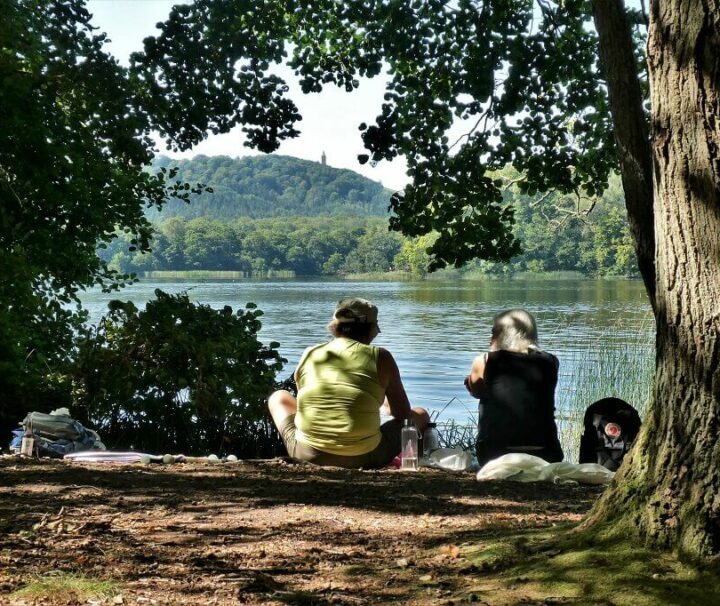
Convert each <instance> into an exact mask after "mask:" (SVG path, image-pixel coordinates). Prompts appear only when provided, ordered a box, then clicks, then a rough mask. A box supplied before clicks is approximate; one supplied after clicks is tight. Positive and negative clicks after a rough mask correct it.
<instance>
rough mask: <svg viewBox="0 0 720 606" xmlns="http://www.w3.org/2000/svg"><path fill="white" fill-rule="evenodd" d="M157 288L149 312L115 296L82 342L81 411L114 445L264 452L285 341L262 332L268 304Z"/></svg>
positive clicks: (77, 372) (77, 376)
mask: <svg viewBox="0 0 720 606" xmlns="http://www.w3.org/2000/svg"><path fill="white" fill-rule="evenodd" d="M155 295H156V299H154V300H152V301H149V302H148V304H147V307H146V308H145V309H144V310H142V311H139V310H138V309H137V308H136V307H135V305H133V304H132V303H130V302H126V303H123V302H121V301H112V302H111V303H110V304H109V313H108V315H107V316H106V317H105V318H104V319H103V320H102V321H101V323H100V324H99V326H98V327H97V329H96V330H95V332H94V333H93V334H90V335H88V336H87V337H85V338H84V339H82V340H81V341H80V344H79V352H78V355H77V361H76V366H75V368H74V371H73V380H74V396H75V399H76V403H77V405H78V406H79V407H80V410H81V411H82V414H81V415H78V417H79V418H81V419H82V420H85V421H87V422H89V423H90V424H91V426H93V427H95V428H97V430H98V431H99V432H100V434H101V435H102V438H103V440H104V441H106V442H107V443H108V444H109V445H112V446H124V447H128V446H132V447H134V448H140V449H146V450H149V451H150V452H177V451H178V450H179V451H182V452H185V453H205V454H207V452H208V450H210V451H213V452H235V453H237V454H242V455H246V456H253V455H257V454H259V452H261V448H262V447H264V446H267V445H268V423H267V422H266V421H265V399H266V398H267V396H268V394H269V393H270V392H271V391H272V388H273V386H274V384H275V373H276V372H277V371H279V370H280V369H281V368H282V365H283V362H284V360H283V359H282V358H281V357H280V355H279V354H278V352H277V349H276V348H277V347H278V345H279V344H278V343H275V342H272V343H270V344H269V345H268V346H264V345H262V344H261V343H260V341H258V338H257V333H258V331H259V330H260V327H261V323H260V319H259V318H260V316H261V315H262V312H261V311H260V310H258V309H256V306H255V305H254V304H253V303H248V304H247V306H246V309H245V310H238V311H237V312H236V313H233V311H232V309H231V308H230V307H227V306H226V307H225V308H224V309H222V310H214V309H212V308H210V307H209V306H207V305H199V304H194V303H192V302H191V301H190V300H189V298H188V296H187V294H179V295H169V294H166V293H164V292H162V291H161V290H156V291H155Z"/></svg>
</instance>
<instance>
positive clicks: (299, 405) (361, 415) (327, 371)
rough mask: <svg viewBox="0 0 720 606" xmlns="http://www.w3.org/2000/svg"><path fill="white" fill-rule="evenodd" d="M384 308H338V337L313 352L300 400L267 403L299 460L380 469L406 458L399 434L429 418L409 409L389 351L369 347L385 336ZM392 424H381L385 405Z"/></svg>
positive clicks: (345, 304)
mask: <svg viewBox="0 0 720 606" xmlns="http://www.w3.org/2000/svg"><path fill="white" fill-rule="evenodd" d="M377 314H378V310H377V307H375V305H373V304H372V303H370V301H367V300H365V299H356V298H349V299H343V300H342V301H340V303H338V306H337V309H336V310H335V314H334V316H333V319H332V321H331V322H330V324H328V327H327V328H328V330H329V331H330V333H331V334H332V335H333V337H334V339H332V340H331V341H329V342H328V343H322V344H320V345H315V346H314V347H309V348H308V349H306V350H305V352H304V353H303V354H302V356H301V358H300V362H299V363H298V366H297V369H296V370H295V381H296V382H297V386H298V394H297V399H296V398H295V397H294V396H293V395H292V394H291V393H290V392H288V391H285V390H279V391H276V392H275V393H273V394H272V395H271V396H270V399H269V400H268V407H269V409H270V414H271V415H272V418H273V421H274V423H275V425H276V427H277V428H278V431H279V432H280V435H281V437H282V439H283V442H284V443H285V446H286V448H287V451H288V454H289V455H290V457H292V458H293V459H296V460H298V461H308V462H311V463H315V464H317V465H327V466H336V467H346V468H356V469H358V468H364V469H370V468H373V469H377V468H381V467H385V466H386V465H388V464H389V463H390V462H391V461H392V460H393V459H394V458H395V457H396V456H397V455H398V454H400V432H401V429H402V426H403V421H404V420H405V419H412V421H413V423H414V425H415V427H416V428H417V430H418V431H419V432H422V431H424V429H425V427H426V426H427V424H428V423H429V421H430V418H429V416H428V413H427V412H426V411H425V410H424V409H422V408H411V407H410V403H409V401H408V397H407V395H406V393H405V388H404V387H403V384H402V381H401V379H400V372H399V370H398V367H397V364H396V363H395V360H394V358H393V357H392V355H391V354H390V352H389V351H387V350H385V349H383V348H382V347H374V346H373V345H370V343H371V342H372V341H373V339H374V338H375V337H376V336H377V335H378V333H379V332H380V328H379V327H378V323H377ZM381 405H382V406H384V410H385V411H387V412H389V414H390V415H392V417H393V418H392V419H391V420H389V421H387V422H385V423H383V424H382V425H380V407H381Z"/></svg>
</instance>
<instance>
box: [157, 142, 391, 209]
mask: <svg viewBox="0 0 720 606" xmlns="http://www.w3.org/2000/svg"><path fill="white" fill-rule="evenodd" d="M163 166H164V167H170V166H177V167H178V168H179V169H180V172H179V173H178V176H177V178H178V179H179V180H181V181H183V182H188V183H193V184H194V183H197V182H199V183H203V184H204V185H208V186H210V187H212V188H213V190H214V192H213V193H204V194H202V195H201V196H198V197H197V198H195V199H193V200H192V202H191V203H190V204H185V203H184V202H179V201H172V202H171V203H169V204H168V205H167V206H166V207H165V208H164V209H163V211H162V213H158V212H156V211H155V212H153V213H152V214H151V218H152V219H153V220H164V219H167V218H169V217H183V218H186V219H192V218H195V217H210V218H213V219H223V220H228V219H236V218H240V217H250V218H263V217H284V216H305V217H315V216H327V215H331V216H332V215H335V216H338V215H340V216H343V215H344V216H348V215H358V216H386V215H387V207H388V204H389V201H390V195H391V192H390V191H389V190H387V189H385V188H384V187H383V186H382V184H380V183H377V182H375V181H371V180H370V179H367V178H366V177H363V176H361V175H359V174H357V173H355V172H353V171H351V170H345V169H339V168H332V167H331V166H326V165H323V164H320V163H318V162H310V161H308V160H300V159H299V158H293V157H290V156H276V155H272V156H252V157H246V158H230V157H228V156H202V155H200V156H195V157H194V158H192V159H190V160H173V159H171V158H168V157H166V156H160V157H159V158H158V159H157V160H156V161H155V167H156V168H158V167H163Z"/></svg>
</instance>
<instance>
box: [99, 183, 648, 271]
mask: <svg viewBox="0 0 720 606" xmlns="http://www.w3.org/2000/svg"><path fill="white" fill-rule="evenodd" d="M508 174H509V176H510V177H513V178H514V177H517V175H516V174H514V173H512V172H509V173H508ZM200 176H202V175H200ZM215 195H216V194H208V195H207V199H208V200H212V198H213V197H214V196H215ZM504 195H505V201H506V202H507V203H508V204H510V205H511V206H512V208H513V209H514V212H515V214H516V216H517V217H518V221H517V223H516V225H515V227H514V234H515V237H516V238H517V239H518V241H520V242H522V245H523V249H524V251H523V253H522V254H520V255H518V256H517V257H514V258H513V259H512V260H511V261H510V262H509V263H493V262H490V261H471V262H470V263H468V264H467V265H466V266H465V268H463V270H462V271H461V272H458V273H460V274H461V275H471V276H478V275H510V274H513V273H515V272H537V271H540V272H546V271H575V272H580V273H582V274H584V275H588V276H635V275H637V266H636V262H635V255H634V251H633V247H632V241H631V237H630V234H629V231H628V227H627V221H626V220H625V216H624V211H623V209H622V205H623V197H622V194H621V191H620V185H619V182H618V179H617V178H616V177H614V178H613V179H611V181H610V187H609V188H608V190H607V192H606V193H605V195H604V196H602V197H601V198H598V199H596V200H595V204H594V207H593V209H592V211H591V212H589V213H587V214H584V213H582V214H578V213H577V208H576V206H577V200H576V199H575V197H574V196H562V195H560V194H553V195H545V194H543V195H540V194H536V195H535V196H528V195H523V194H520V193H519V192H518V191H517V190H514V189H513V188H510V189H508V190H507V191H506V192H505V194H504ZM226 208H227V210H228V211H230V208H229V207H226ZM307 212H308V214H310V213H312V210H311V209H308V210H307ZM228 214H229V215H232V214H233V213H232V212H229V213H228ZM437 238H438V234H437V233H432V234H428V235H426V236H418V237H414V238H412V237H408V236H404V237H401V236H400V235H398V234H396V233H393V232H388V230H387V220H384V219H380V218H374V217H340V216H333V217H325V216H321V217H314V216H308V217H293V216H287V217H283V218H282V219H281V218H269V219H257V220H249V219H237V220H235V221H229V222H228V221H224V220H211V219H209V218H207V217H199V218H196V219H192V220H190V221H184V220H182V219H180V218H178V217H173V218H171V219H167V220H165V221H162V222H160V223H158V224H157V231H156V233H155V235H154V237H153V241H152V248H153V252H152V254H142V253H139V252H134V253H131V252H128V245H129V242H128V238H127V237H124V236H123V235H122V234H120V235H119V237H118V238H117V239H116V240H115V241H114V242H113V243H112V244H110V245H109V246H108V248H107V249H105V250H102V251H100V254H101V256H103V258H105V259H106V260H107V261H108V262H109V263H110V266H111V267H113V268H115V269H117V270H118V271H121V272H142V271H156V270H161V271H194V270H226V271H227V270H230V271H239V272H244V273H245V274H246V275H264V274H265V273H266V272H268V271H271V270H272V271H288V272H292V273H294V274H295V275H298V276H317V275H344V274H348V273H380V272H386V271H388V270H395V271H402V272H407V273H409V274H412V275H414V276H419V277H422V276H425V275H426V274H427V273H428V269H429V267H430V265H431V263H432V257H431V254H430V252H428V251H430V250H431V249H432V245H433V244H434V242H435V240H436V239H437Z"/></svg>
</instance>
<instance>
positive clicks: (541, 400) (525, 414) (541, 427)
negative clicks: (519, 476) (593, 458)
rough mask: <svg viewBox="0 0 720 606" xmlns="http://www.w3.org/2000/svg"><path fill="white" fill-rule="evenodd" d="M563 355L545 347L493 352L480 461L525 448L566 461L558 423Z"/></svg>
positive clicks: (481, 416) (481, 417)
mask: <svg viewBox="0 0 720 606" xmlns="http://www.w3.org/2000/svg"><path fill="white" fill-rule="evenodd" d="M559 365H560V364H559V362H558V359H557V358H556V357H555V356H553V355H552V354H549V353H547V352H544V351H531V352H529V353H526V354H524V353H517V352H514V351H505V350H500V351H493V352H490V353H489V354H488V356H487V361H486V363H485V376H484V389H483V395H482V396H481V398H480V404H479V408H478V412H479V418H478V440H477V455H478V462H479V463H480V464H481V465H483V464H484V463H486V462H487V461H489V460H490V459H494V458H496V457H499V456H502V455H504V454H508V453H511V452H525V453H527V454H532V455H535V456H538V457H541V458H543V459H545V460H546V461H549V462H556V461H562V459H563V452H562V448H561V447H560V442H559V440H558V436H557V426H556V425H555V386H556V385H557V380H558V368H559Z"/></svg>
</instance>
